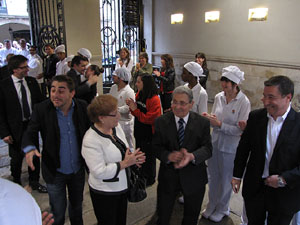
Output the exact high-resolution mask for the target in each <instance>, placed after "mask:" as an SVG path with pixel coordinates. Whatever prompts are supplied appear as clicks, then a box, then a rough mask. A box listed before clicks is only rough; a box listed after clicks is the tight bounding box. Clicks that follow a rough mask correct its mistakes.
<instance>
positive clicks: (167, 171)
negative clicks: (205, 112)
mask: <svg viewBox="0 0 300 225" xmlns="http://www.w3.org/2000/svg"><path fill="white" fill-rule="evenodd" d="M152 144H153V146H152V147H153V149H155V153H156V157H157V158H158V159H159V160H160V161H161V163H160V169H159V175H158V181H159V182H160V184H162V185H166V186H168V185H169V184H171V183H174V181H172V180H171V179H175V178H176V179H179V180H180V183H181V186H182V187H181V188H182V189H183V190H184V192H185V193H195V192H197V191H199V190H201V189H202V187H203V186H205V184H206V183H207V173H206V165H205V160H207V159H209V158H210V157H211V155H212V144H211V136H210V123H209V121H208V120H207V119H206V118H204V117H202V116H200V115H199V114H196V113H194V112H190V115H189V119H188V122H187V124H186V127H185V132H184V140H183V146H182V147H183V148H186V149H187V151H188V152H192V153H193V154H194V156H195V163H192V162H190V163H189V164H188V165H187V166H185V167H183V168H181V169H175V168H174V165H173V163H169V162H168V155H169V154H170V153H171V152H172V151H179V149H180V147H179V142H178V134H177V127H176V121H175V116H174V114H173V112H169V113H166V114H164V115H162V116H161V117H159V118H157V119H156V121H155V132H154V136H153V139H152Z"/></svg>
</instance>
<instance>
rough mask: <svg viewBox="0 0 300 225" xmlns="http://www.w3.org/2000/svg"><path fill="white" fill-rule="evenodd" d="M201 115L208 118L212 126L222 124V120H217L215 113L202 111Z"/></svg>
mask: <svg viewBox="0 0 300 225" xmlns="http://www.w3.org/2000/svg"><path fill="white" fill-rule="evenodd" d="M202 116H204V117H206V118H207V119H209V122H210V125H212V126H214V127H221V126H222V122H221V121H220V120H218V118H217V116H216V115H215V114H209V113H206V112H204V113H202Z"/></svg>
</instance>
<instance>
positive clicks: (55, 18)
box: [28, 0, 67, 56]
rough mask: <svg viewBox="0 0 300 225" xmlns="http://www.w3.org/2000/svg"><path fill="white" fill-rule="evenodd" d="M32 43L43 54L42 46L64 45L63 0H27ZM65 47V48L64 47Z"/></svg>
mask: <svg viewBox="0 0 300 225" xmlns="http://www.w3.org/2000/svg"><path fill="white" fill-rule="evenodd" d="M28 6H29V7H28V8H29V15H30V21H31V31H32V33H31V34H32V37H31V39H32V43H33V44H34V45H36V46H37V47H38V51H39V52H38V53H39V55H41V56H45V55H46V54H45V52H44V46H45V45H46V44H52V45H53V46H54V47H56V46H57V45H60V44H64V45H66V31H65V19H64V0H28ZM66 49H67V48H66Z"/></svg>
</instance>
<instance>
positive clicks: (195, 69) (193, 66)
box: [183, 62, 205, 80]
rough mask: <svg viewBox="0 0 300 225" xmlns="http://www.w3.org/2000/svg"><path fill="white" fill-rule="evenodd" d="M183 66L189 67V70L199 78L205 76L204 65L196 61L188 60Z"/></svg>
mask: <svg viewBox="0 0 300 225" xmlns="http://www.w3.org/2000/svg"><path fill="white" fill-rule="evenodd" d="M183 67H184V68H185V69H187V71H189V72H190V73H191V74H193V76H195V77H197V80H198V79H199V78H200V77H205V75H203V69H202V67H201V66H200V65H199V64H198V63H196V62H188V63H186V64H184V66H183Z"/></svg>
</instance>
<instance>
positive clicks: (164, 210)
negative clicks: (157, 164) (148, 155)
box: [157, 169, 205, 225]
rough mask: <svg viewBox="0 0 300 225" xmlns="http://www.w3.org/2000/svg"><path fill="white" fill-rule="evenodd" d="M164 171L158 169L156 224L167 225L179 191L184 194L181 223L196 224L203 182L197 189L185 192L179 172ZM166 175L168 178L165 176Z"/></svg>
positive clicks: (201, 199)
mask: <svg viewBox="0 0 300 225" xmlns="http://www.w3.org/2000/svg"><path fill="white" fill-rule="evenodd" d="M176 173H179V172H175V173H171V174H169V173H166V172H165V171H162V170H161V169H160V172H159V175H158V176H159V178H158V187H157V214H158V221H157V224H158V225H169V224H170V219H171V215H172V211H173V207H174V203H175V200H176V198H177V196H178V194H179V193H180V192H182V193H183V196H184V212H183V220H182V225H197V224H198V217H199V214H200V210H201V205H202V201H203V197H204V193H205V184H204V185H203V186H202V187H201V188H200V189H199V190H197V191H194V192H193V193H192V192H186V191H184V189H182V187H181V183H180V179H179V174H177V175H176ZM167 177H168V178H167Z"/></svg>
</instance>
